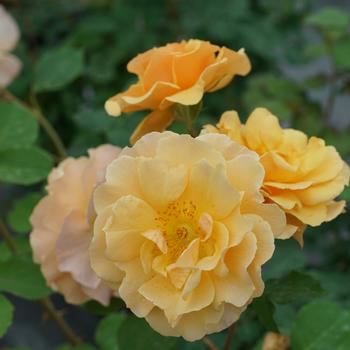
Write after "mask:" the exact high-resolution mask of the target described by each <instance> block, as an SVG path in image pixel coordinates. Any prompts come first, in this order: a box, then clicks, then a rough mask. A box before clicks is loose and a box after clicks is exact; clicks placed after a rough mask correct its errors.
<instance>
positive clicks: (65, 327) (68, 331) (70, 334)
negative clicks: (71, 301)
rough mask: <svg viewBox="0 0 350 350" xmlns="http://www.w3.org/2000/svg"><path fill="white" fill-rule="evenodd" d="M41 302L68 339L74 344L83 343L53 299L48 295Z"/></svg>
mask: <svg viewBox="0 0 350 350" xmlns="http://www.w3.org/2000/svg"><path fill="white" fill-rule="evenodd" d="M39 302H40V304H41V305H42V306H43V308H44V309H45V311H46V312H47V313H48V314H49V316H50V317H51V318H52V319H53V320H54V321H55V322H56V323H57V325H58V327H59V328H60V329H61V331H62V333H63V334H64V335H65V337H66V338H67V340H68V341H69V342H70V343H71V344H72V345H74V346H75V345H79V344H80V343H81V340H80V338H79V337H78V336H77V335H76V334H75V333H74V331H73V329H72V328H71V327H70V326H69V324H68V323H67V322H66V321H65V319H64V318H63V316H62V315H61V314H60V313H59V312H57V310H56V309H55V306H54V305H53V303H52V301H51V300H50V299H49V298H47V297H46V298H42V299H40V300H39Z"/></svg>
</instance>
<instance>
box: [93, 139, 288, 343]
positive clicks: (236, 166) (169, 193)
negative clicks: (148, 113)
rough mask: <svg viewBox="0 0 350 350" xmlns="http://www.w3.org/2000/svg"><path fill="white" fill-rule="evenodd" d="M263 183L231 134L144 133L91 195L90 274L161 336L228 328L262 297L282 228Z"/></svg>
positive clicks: (250, 155) (196, 335)
mask: <svg viewBox="0 0 350 350" xmlns="http://www.w3.org/2000/svg"><path fill="white" fill-rule="evenodd" d="M263 178H264V170H263V167H262V166H261V164H260V163H259V158H258V156H257V154H256V153H255V152H251V151H249V150H248V149H246V148H245V147H242V146H241V145H239V144H238V143H236V142H233V141H231V140H230V139H229V138H228V137H227V136H224V135H214V134H211V135H203V136H200V137H197V138H192V137H190V136H189V135H177V134H175V133H172V132H164V133H156V132H153V133H150V134H148V135H146V136H143V137H142V138H141V139H140V140H139V141H138V142H136V143H135V145H134V146H133V147H132V148H125V149H124V150H123V151H122V152H121V154H120V156H119V157H118V158H117V159H116V160H114V161H113V162H112V163H111V164H110V165H109V166H108V167H107V170H106V181H105V183H103V184H101V185H100V186H98V187H97V189H96V191H95V194H94V206H95V211H96V213H97V217H96V220H95V226H94V235H93V239H92V241H91V244H90V248H89V251H90V260H91V266H92V268H93V269H94V270H95V272H96V274H97V275H98V276H99V277H100V278H101V279H103V280H104V281H106V282H107V283H108V284H109V285H110V286H111V288H113V289H114V290H115V291H117V292H118V295H119V296H120V297H121V298H122V299H123V300H124V302H125V303H126V305H127V306H128V307H129V308H130V309H131V310H132V311H133V312H134V313H135V314H136V315H137V316H138V317H145V318H146V320H147V321H148V322H149V324H150V325H151V326H152V327H153V328H154V329H155V330H156V331H158V332H159V333H161V334H162V335H166V336H183V337H184V338H185V339H187V340H189V341H193V340H196V339H200V338H202V337H203V336H204V335H205V334H208V333H213V332H218V331H220V330H222V329H224V328H226V327H228V326H229V325H231V324H232V323H233V322H235V321H236V320H237V319H238V318H239V316H240V314H241V313H242V312H243V310H245V308H246V307H247V305H248V304H249V303H250V302H251V300H252V299H253V298H254V297H257V296H259V295H261V294H262V292H263V289H264V283H263V280H262V278H261V266H262V264H264V263H265V262H266V261H267V260H268V259H270V257H271V255H272V253H273V251H274V238H276V237H279V235H280V234H281V233H282V232H284V230H285V226H286V218H285V214H284V213H283V211H282V210H281V209H280V208H279V207H278V206H277V205H275V204H264V203H263V201H264V198H263V196H262V195H261V193H260V186H261V185H262V181H263Z"/></svg>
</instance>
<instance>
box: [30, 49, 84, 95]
mask: <svg viewBox="0 0 350 350" xmlns="http://www.w3.org/2000/svg"><path fill="white" fill-rule="evenodd" d="M83 68H84V61H83V53H82V51H81V50H77V49H73V48H69V47H61V48H55V49H52V50H50V51H47V52H46V53H45V54H44V55H43V56H41V57H40V59H39V61H38V63H37V65H36V67H35V78H34V90H35V91H36V92H43V91H56V90H60V89H62V88H63V87H65V86H66V85H68V84H69V83H71V82H72V81H73V80H75V79H76V78H77V77H78V76H80V74H81V73H82V71H83Z"/></svg>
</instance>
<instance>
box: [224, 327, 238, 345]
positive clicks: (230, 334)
mask: <svg viewBox="0 0 350 350" xmlns="http://www.w3.org/2000/svg"><path fill="white" fill-rule="evenodd" d="M235 328H236V325H235V324H234V323H233V324H232V325H231V326H230V327H229V329H228V334H227V338H226V341H225V344H224V347H223V348H222V350H229V349H230V347H231V343H232V340H233V336H234V334H235Z"/></svg>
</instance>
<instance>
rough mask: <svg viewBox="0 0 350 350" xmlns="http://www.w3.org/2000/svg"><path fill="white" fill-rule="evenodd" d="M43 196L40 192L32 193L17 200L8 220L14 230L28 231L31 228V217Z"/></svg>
mask: <svg viewBox="0 0 350 350" xmlns="http://www.w3.org/2000/svg"><path fill="white" fill-rule="evenodd" d="M41 198H42V195H41V194H39V193H30V194H28V195H27V196H25V197H22V198H21V199H19V200H17V201H16V203H15V206H14V208H13V209H12V210H11V211H10V213H9V214H8V222H9V224H10V226H11V228H12V229H13V230H14V231H16V232H19V233H26V232H29V231H30V230H31V228H32V226H31V225H30V222H29V217H30V215H31V213H32V211H33V209H34V207H35V206H36V205H37V203H38V202H39V200H40V199H41Z"/></svg>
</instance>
